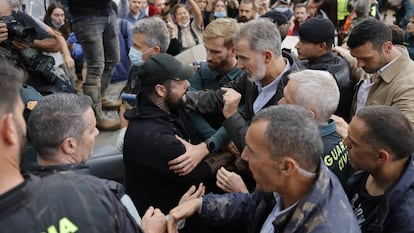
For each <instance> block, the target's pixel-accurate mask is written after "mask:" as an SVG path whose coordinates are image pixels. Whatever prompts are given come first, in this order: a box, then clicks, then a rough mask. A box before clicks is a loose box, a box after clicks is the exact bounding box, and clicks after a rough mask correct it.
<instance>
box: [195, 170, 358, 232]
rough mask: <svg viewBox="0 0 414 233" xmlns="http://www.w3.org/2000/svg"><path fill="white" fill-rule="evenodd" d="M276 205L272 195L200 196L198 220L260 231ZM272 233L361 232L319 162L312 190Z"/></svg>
mask: <svg viewBox="0 0 414 233" xmlns="http://www.w3.org/2000/svg"><path fill="white" fill-rule="evenodd" d="M274 205H275V201H274V199H273V194H272V193H264V192H261V191H258V190H255V191H254V192H253V193H250V194H245V193H227V194H224V195H214V194H208V195H206V196H204V197H203V203H202V207H201V213H200V214H201V217H202V218H203V219H206V220H208V221H210V222H212V223H214V224H218V225H221V224H232V223H233V224H240V223H241V222H243V223H246V224H250V227H251V229H252V232H260V230H261V228H262V225H263V223H264V222H265V220H266V218H267V216H268V215H269V213H270V212H271V211H272V209H273V207H274ZM273 226H274V227H275V232H277V233H283V232H289V233H293V232H307V233H310V232H318V233H324V232H335V233H341V232H343V233H355V232H361V230H360V228H359V226H358V223H357V221H356V219H355V216H354V213H353V211H352V208H351V205H350V204H349V201H348V199H347V197H346V195H345V192H344V190H343V189H342V186H341V184H340V183H339V181H338V179H337V178H336V177H335V175H333V174H332V173H331V172H330V171H329V169H328V168H327V167H326V166H324V165H323V164H322V162H321V163H320V168H319V171H318V176H317V179H316V181H315V183H314V185H313V189H312V190H311V191H310V193H309V194H308V195H307V196H305V197H304V198H303V199H302V200H300V201H299V203H298V204H297V205H296V207H294V208H293V209H292V210H291V211H288V212H287V213H285V214H282V215H280V216H279V217H278V218H276V219H275V220H274V221H273Z"/></svg>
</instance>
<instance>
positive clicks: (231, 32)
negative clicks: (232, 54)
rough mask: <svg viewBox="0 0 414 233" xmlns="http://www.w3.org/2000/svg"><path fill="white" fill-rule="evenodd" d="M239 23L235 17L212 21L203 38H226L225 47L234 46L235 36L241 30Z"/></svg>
mask: <svg viewBox="0 0 414 233" xmlns="http://www.w3.org/2000/svg"><path fill="white" fill-rule="evenodd" d="M239 29H240V28H239V25H238V23H237V21H236V20H235V19H233V18H221V19H215V20H213V21H211V22H210V23H209V24H208V25H207V27H206V28H205V30H204V32H203V40H204V41H207V40H210V39H216V38H224V47H226V48H228V49H230V48H232V47H234V41H233V39H234V36H235V35H236V33H237V32H238V31H239Z"/></svg>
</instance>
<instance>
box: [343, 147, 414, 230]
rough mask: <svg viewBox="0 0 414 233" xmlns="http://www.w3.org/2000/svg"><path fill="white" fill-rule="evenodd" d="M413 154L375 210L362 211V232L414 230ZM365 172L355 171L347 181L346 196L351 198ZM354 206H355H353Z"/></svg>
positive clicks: (364, 181)
mask: <svg viewBox="0 0 414 233" xmlns="http://www.w3.org/2000/svg"><path fill="white" fill-rule="evenodd" d="M413 158H414V156H413V155H411V158H410V160H409V162H408V165H407V168H406V170H405V172H404V173H403V174H402V176H401V177H400V178H399V179H398V180H397V181H396V182H395V183H394V184H393V185H391V186H390V187H389V188H388V189H387V190H386V191H385V193H384V195H383V196H382V198H381V200H380V201H379V204H378V205H377V207H376V209H375V211H372V213H364V217H365V222H364V229H365V230H364V233H370V232H378V233H380V232H384V233H385V232H386V233H391V232H395V233H397V232H398V233H404V232H406V233H408V232H414V221H413V219H414V159H413ZM367 177H368V173H367V172H362V171H361V172H357V173H355V175H354V176H353V177H351V178H350V180H349V181H348V189H347V193H348V197H349V198H350V199H352V197H353V196H354V195H355V193H356V192H358V191H359V190H357V187H358V186H359V184H361V182H363V183H366V179H367ZM354 208H355V207H354Z"/></svg>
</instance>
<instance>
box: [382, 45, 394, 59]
mask: <svg viewBox="0 0 414 233" xmlns="http://www.w3.org/2000/svg"><path fill="white" fill-rule="evenodd" d="M391 50H392V42H391V41H387V42H384V44H383V45H382V51H383V53H384V54H385V55H387V56H388V55H390V53H391Z"/></svg>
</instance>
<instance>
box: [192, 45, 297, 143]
mask: <svg viewBox="0 0 414 233" xmlns="http://www.w3.org/2000/svg"><path fill="white" fill-rule="evenodd" d="M283 57H284V58H285V59H287V60H288V62H289V63H290V66H291V67H290V69H289V70H288V71H287V72H285V73H284V74H283V75H282V78H281V80H280V82H279V85H278V86H277V89H276V91H275V94H274V95H273V97H272V98H271V99H270V100H269V101H268V102H267V103H266V104H265V106H264V107H263V108H266V107H269V106H272V105H276V104H277V102H278V101H279V100H280V99H281V98H282V97H283V89H284V88H285V86H286V85H287V82H288V77H287V76H288V75H289V74H290V73H293V72H296V71H299V70H301V69H303V68H304V67H303V65H302V63H301V62H300V61H299V60H298V59H297V58H296V57H295V56H292V55H291V54H289V53H285V52H283ZM224 86H226V87H230V88H233V89H234V90H235V91H237V92H238V93H240V94H241V95H242V99H241V101H240V102H241V103H244V105H245V111H244V112H238V113H236V114H234V115H233V116H231V117H230V118H228V119H226V120H225V121H224V122H223V126H224V128H225V129H226V131H227V133H228V134H229V135H230V138H231V139H232V140H233V141H234V143H235V144H236V146H237V148H238V149H239V150H240V151H242V150H243V149H244V146H245V141H244V137H245V135H246V132H247V128H248V126H249V122H250V120H251V119H252V117H253V115H254V111H253V103H254V101H255V100H256V98H257V96H258V94H259V91H258V90H257V86H256V84H255V83H254V82H250V81H249V80H248V79H247V75H246V74H244V75H243V76H240V77H238V78H236V79H234V80H233V81H230V82H228V83H227V84H225V85H224ZM187 106H188V107H189V108H191V109H193V110H195V111H198V112H201V113H208V112H220V113H221V112H222V109H223V106H224V102H223V95H222V91H221V90H217V91H212V90H206V91H197V92H188V93H187Z"/></svg>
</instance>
